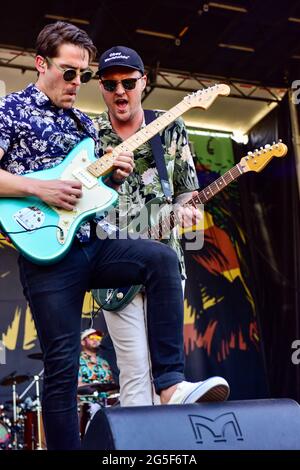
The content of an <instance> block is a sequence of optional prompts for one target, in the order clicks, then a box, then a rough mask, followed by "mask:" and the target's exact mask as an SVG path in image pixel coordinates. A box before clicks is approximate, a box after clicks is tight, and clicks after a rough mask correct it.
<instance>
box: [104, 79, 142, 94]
mask: <svg viewBox="0 0 300 470" xmlns="http://www.w3.org/2000/svg"><path fill="white" fill-rule="evenodd" d="M141 78H143V77H139V78H124V79H123V80H101V79H100V81H101V83H102V85H103V88H104V90H106V91H115V89H116V88H117V86H118V83H122V87H123V88H124V90H134V89H135V86H136V82H137V81H138V80H140V79H141Z"/></svg>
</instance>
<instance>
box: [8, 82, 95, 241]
mask: <svg viewBox="0 0 300 470" xmlns="http://www.w3.org/2000/svg"><path fill="white" fill-rule="evenodd" d="M85 137H91V138H93V139H94V140H95V141H96V132H95V128H94V126H93V123H92V121H91V120H90V118H89V117H88V116H87V115H86V114H84V113H82V112H81V111H79V110H78V109H75V108H72V109H62V108H58V107H57V106H55V105H54V104H53V103H52V102H51V101H50V99H49V98H48V96H47V95H45V94H44V93H43V92H42V91H40V90H39V89H38V88H37V87H36V86H35V85H33V84H30V85H28V86H27V87H26V88H25V89H24V90H21V91H19V92H16V93H11V94H9V95H7V96H6V97H4V98H2V99H1V100H0V147H1V148H2V149H3V150H4V152H5V154H4V156H3V157H2V159H1V160H0V168H2V169H4V170H7V171H9V172H10V173H13V174H17V175H23V174H26V173H31V172H33V171H37V170H46V169H48V168H52V167H54V166H56V165H58V164H59V163H61V162H62V160H63V159H64V158H65V157H66V155H67V154H68V153H69V152H70V151H71V150H72V149H73V148H74V147H75V145H76V144H78V143H79V142H80V141H81V140H83V139H84V138H85ZM89 231H90V227H89V224H83V225H82V226H81V228H80V231H79V238H80V239H81V241H85V240H87V239H88V238H89Z"/></svg>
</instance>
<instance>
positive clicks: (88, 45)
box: [35, 21, 97, 62]
mask: <svg viewBox="0 0 300 470" xmlns="http://www.w3.org/2000/svg"><path fill="white" fill-rule="evenodd" d="M67 43H69V44H74V45H75V46H79V47H82V48H83V49H86V50H87V51H88V52H89V61H90V62H91V61H92V60H94V58H95V57H96V54H97V49H96V47H95V46H94V44H93V41H92V40H91V38H90V37H89V36H88V34H87V33H86V32H85V31H83V29H79V28H77V26H74V25H73V24H70V23H66V22H64V21H57V22H56V23H51V24H48V25H47V26H45V27H44V28H43V29H42V31H41V32H40V33H39V35H38V37H37V40H36V44H35V49H36V55H41V56H42V57H50V58H52V57H56V56H57V54H58V48H59V46H61V45H62V44H67Z"/></svg>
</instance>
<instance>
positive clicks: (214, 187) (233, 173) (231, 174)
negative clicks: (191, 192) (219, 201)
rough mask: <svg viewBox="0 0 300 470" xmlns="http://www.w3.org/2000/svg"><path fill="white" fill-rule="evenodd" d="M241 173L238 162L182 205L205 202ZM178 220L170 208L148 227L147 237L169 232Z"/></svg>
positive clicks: (156, 237) (162, 235) (194, 205)
mask: <svg viewBox="0 0 300 470" xmlns="http://www.w3.org/2000/svg"><path fill="white" fill-rule="evenodd" d="M242 174H243V167H242V166H241V165H240V163H238V164H237V165H235V166H234V167H233V168H231V169H230V170H228V171H226V173H224V175H222V176H220V177H219V178H218V179H216V180H215V181H214V182H213V183H211V184H210V185H208V186H207V187H206V188H204V189H202V191H199V192H198V194H197V195H195V196H193V197H192V198H191V199H189V200H188V201H187V202H185V203H184V206H193V207H197V205H198V204H205V203H206V202H208V201H209V200H210V199H211V198H212V197H214V196H215V195H216V194H217V193H219V192H220V191H222V190H223V189H224V188H225V187H226V186H228V185H229V184H230V183H232V181H234V180H236V179H237V178H238V177H239V176H241V175H242ZM180 221H181V220H180V218H179V217H178V216H177V214H176V211H174V210H172V211H171V212H170V213H169V214H168V215H167V216H165V217H163V218H162V219H161V220H160V221H159V223H158V224H156V225H153V226H152V227H148V229H147V230H148V237H149V238H152V239H155V240H160V239H161V238H163V237H164V236H165V235H167V234H169V233H170V231H171V230H172V229H173V228H174V227H175V226H176V225H177V224H178V223H179V222H180Z"/></svg>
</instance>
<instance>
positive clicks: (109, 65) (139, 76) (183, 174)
mask: <svg viewBox="0 0 300 470" xmlns="http://www.w3.org/2000/svg"><path fill="white" fill-rule="evenodd" d="M98 76H99V85H100V91H101V94H102V97H103V99H104V101H105V103H106V106H107V111H106V112H104V113H102V114H101V115H100V116H99V117H97V118H96V119H95V120H94V124H95V126H96V128H97V130H98V139H99V146H100V150H102V151H103V153H104V152H105V150H106V148H107V147H109V146H112V147H116V146H117V145H120V144H121V143H122V142H123V141H125V140H126V139H128V138H130V137H132V136H133V135H134V134H135V133H136V132H137V131H139V130H140V129H142V128H143V127H144V126H145V115H144V110H143V108H142V104H141V97H142V93H143V91H144V89H145V87H146V84H147V77H146V75H145V70H144V64H143V61H142V59H141V57H140V56H139V54H138V53H137V52H136V51H135V50H133V49H131V48H129V47H125V46H114V47H112V48H111V49H109V50H107V51H105V52H104V53H103V54H102V55H101V57H100V60H99V70H98ZM161 114H162V113H161V112H159V111H155V118H157V117H159V116H160V115H161ZM160 138H161V145H162V147H163V155H164V158H165V162H166V169H167V174H168V175H167V176H168V179H169V184H170V187H171V188H172V190H173V193H174V197H175V198H176V202H177V201H178V200H180V198H182V194H183V193H184V197H185V196H186V194H188V195H191V194H193V191H194V190H196V189H197V188H198V180H197V175H196V171H195V167H194V163H193V159H192V156H191V152H190V149H189V145H188V137H187V132H186V129H185V125H184V122H183V120H182V119H176V120H175V121H174V122H173V123H172V124H171V125H169V126H168V127H167V128H166V129H165V130H164V131H163V132H161V134H160ZM134 161H135V168H134V170H133V172H132V173H131V175H130V176H129V177H128V178H127V179H126V180H125V179H124V180H123V179H118V180H116V177H115V176H114V177H111V180H112V183H114V184H117V185H121V186H120V188H119V194H120V197H119V206H118V207H117V209H116V210H117V212H118V213H119V215H120V216H122V214H121V212H122V211H123V209H122V207H124V206H125V204H124V201H125V202H126V203H127V207H128V213H129V214H130V218H133V217H135V216H136V215H137V214H138V213H139V212H140V210H141V208H142V207H143V206H144V205H145V204H146V203H147V202H149V201H151V200H153V199H154V198H157V197H159V198H162V197H163V196H164V193H163V191H162V185H161V183H160V178H159V175H158V172H157V168H156V164H155V160H154V158H153V153H152V149H151V146H150V143H149V142H146V143H144V144H143V145H141V146H140V147H139V148H138V149H137V150H136V152H135V154H134ZM123 215H124V214H123ZM183 217H184V218H185V222H186V223H185V225H190V226H191V225H193V223H194V221H195V218H197V217H199V212H198V211H197V209H190V208H185V209H184V210H183ZM167 243H168V245H169V246H170V247H171V248H173V249H174V250H175V252H176V254H177V257H178V261H179V265H180V268H181V276H182V279H183V283H184V279H185V277H186V275H185V267H184V259H183V252H182V249H181V245H180V242H179V237H178V232H177V231H175V232H174V231H172V232H171V233H170V238H169V240H168V242H167ZM149 301H150V299H148V302H149ZM148 306H149V303H148ZM104 315H105V319H106V322H107V326H108V330H109V333H110V335H111V338H112V340H113V343H114V347H115V351H116V355H117V363H118V367H119V369H120V378H119V381H120V401H121V405H122V406H134V405H140V406H141V405H151V404H153V401H154V397H153V393H152V388H153V387H152V380H153V383H154V387H155V391H156V393H157V394H159V395H160V403H162V404H165V403H170V404H184V403H193V402H196V401H220V400H225V399H226V398H227V396H228V394H229V385H228V383H227V382H226V380H225V379H223V378H222V377H212V378H209V379H207V380H204V381H203V382H198V383H190V382H186V381H182V378H181V379H180V380H179V377H180V376H181V377H183V370H184V363H183V357H184V354H183V318H182V319H180V318H177V319H176V320H175V321H174V318H173V320H172V326H170V320H169V319H171V317H172V312H170V311H168V305H166V311H165V312H164V318H161V320H160V322H159V327H158V323H157V322H156V323H154V322H153V320H152V318H151V315H150V314H148V312H147V299H146V296H145V293H144V292H143V291H140V292H138V293H137V294H136V295H135V297H134V298H132V300H131V302H129V304H128V305H126V306H125V307H124V308H122V309H120V310H118V311H117V313H115V312H114V313H112V312H109V311H106V310H105V305H104ZM180 322H181V323H180ZM145 325H147V327H146V326H145ZM174 329H175V330H174ZM171 331H172V333H171ZM162 340H163V342H164V348H161V344H162V343H161V341H162ZM148 344H149V347H148ZM149 351H150V360H149ZM179 351H181V353H179V354H178V352H179ZM173 354H174V356H173ZM176 354H177V359H178V357H180V358H181V359H180V361H179V362H177V363H175V357H176ZM172 357H173V359H174V361H173V360H172ZM152 377H153V379H152Z"/></svg>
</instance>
